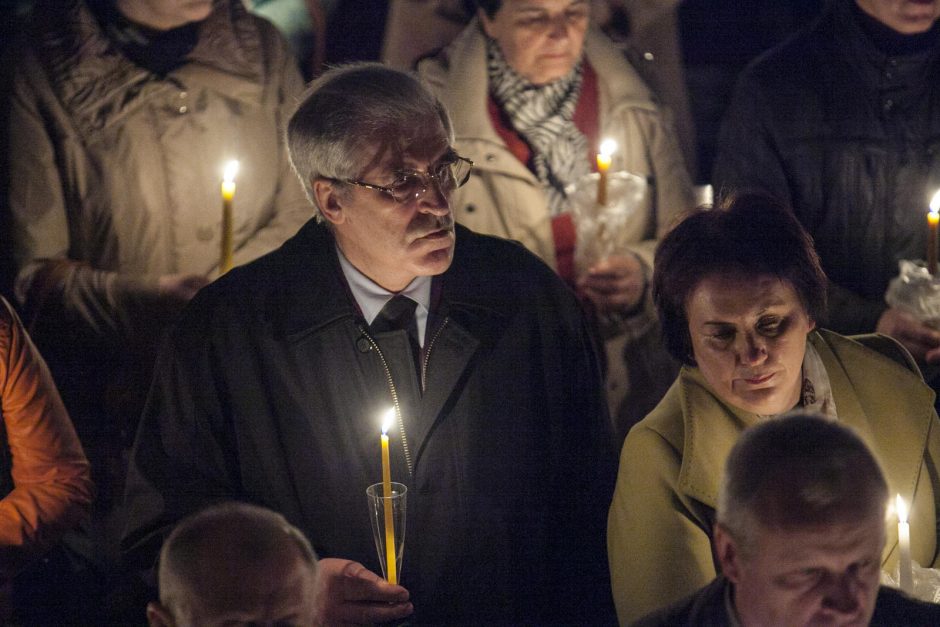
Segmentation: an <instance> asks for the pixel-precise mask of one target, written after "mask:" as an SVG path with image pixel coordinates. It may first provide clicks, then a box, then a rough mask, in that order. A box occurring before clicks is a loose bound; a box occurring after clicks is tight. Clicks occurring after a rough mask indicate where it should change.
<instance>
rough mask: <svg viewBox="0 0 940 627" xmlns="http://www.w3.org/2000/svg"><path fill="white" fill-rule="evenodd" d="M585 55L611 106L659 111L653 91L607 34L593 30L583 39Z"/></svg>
mask: <svg viewBox="0 0 940 627" xmlns="http://www.w3.org/2000/svg"><path fill="white" fill-rule="evenodd" d="M584 56H585V58H586V59H587V62H588V63H590V64H591V68H593V70H594V72H595V74H596V75H597V80H598V82H599V83H600V85H601V87H602V88H603V89H604V91H605V92H606V93H607V95H608V97H609V98H610V100H611V105H612V106H614V107H618V106H625V105H626V106H630V107H633V108H642V109H647V110H649V111H658V106H657V104H656V101H655V98H654V96H653V92H652V90H651V89H650V88H649V86H648V85H647V83H646V81H645V80H644V79H643V77H642V76H641V75H640V73H639V72H638V71H637V69H636V68H635V67H634V66H633V65H632V64H631V63H630V62H629V61H627V60H626V58H625V57H624V55H623V52H622V51H621V50H620V49H619V48H618V47H617V46H616V45H615V44H614V42H612V41H611V40H610V38H608V37H607V35H605V34H604V33H602V32H600V31H599V30H596V29H591V30H590V31H589V32H588V34H587V36H586V37H585V40H584Z"/></svg>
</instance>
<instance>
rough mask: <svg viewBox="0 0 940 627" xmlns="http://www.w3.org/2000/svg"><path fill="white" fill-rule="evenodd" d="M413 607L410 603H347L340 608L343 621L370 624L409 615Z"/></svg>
mask: <svg viewBox="0 0 940 627" xmlns="http://www.w3.org/2000/svg"><path fill="white" fill-rule="evenodd" d="M413 612H414V607H413V606H412V605H411V603H410V602H409V603H365V602H363V603H347V604H345V605H344V606H343V608H342V616H341V617H339V619H340V621H341V622H343V623H348V624H351V625H371V624H373V623H387V622H389V621H393V620H398V619H400V618H405V617H406V616H411V614H412V613H413Z"/></svg>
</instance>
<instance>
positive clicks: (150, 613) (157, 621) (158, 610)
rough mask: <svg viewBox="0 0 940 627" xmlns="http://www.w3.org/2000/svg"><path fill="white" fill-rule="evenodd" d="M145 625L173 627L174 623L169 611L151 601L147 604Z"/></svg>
mask: <svg viewBox="0 0 940 627" xmlns="http://www.w3.org/2000/svg"><path fill="white" fill-rule="evenodd" d="M147 624H148V625H150V627H175V625H176V622H175V621H174V620H173V615H172V614H170V612H169V610H167V609H166V608H165V607H163V606H162V605H160V604H159V603H157V602H156V601H151V602H150V603H148V604H147Z"/></svg>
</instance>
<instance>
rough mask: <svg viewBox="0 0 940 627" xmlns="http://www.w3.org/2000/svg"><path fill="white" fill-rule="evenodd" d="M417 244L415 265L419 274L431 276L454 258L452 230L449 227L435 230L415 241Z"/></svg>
mask: <svg viewBox="0 0 940 627" xmlns="http://www.w3.org/2000/svg"><path fill="white" fill-rule="evenodd" d="M415 244H416V245H417V246H418V251H416V252H417V257H418V259H417V261H416V265H417V266H418V268H419V269H420V272H419V274H421V275H425V276H433V275H436V274H441V273H442V272H444V271H446V270H447V268H449V267H450V264H451V262H452V261H453V259H454V232H453V231H452V230H449V229H444V230H441V231H435V232H434V233H431V234H429V235H426V236H425V237H422V238H420V239H419V240H417V241H416V242H415Z"/></svg>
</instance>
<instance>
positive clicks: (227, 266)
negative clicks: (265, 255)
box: [219, 161, 238, 274]
mask: <svg viewBox="0 0 940 627" xmlns="http://www.w3.org/2000/svg"><path fill="white" fill-rule="evenodd" d="M237 173H238V161H229V162H228V163H227V164H225V173H224V174H223V175H222V250H221V255H220V258H219V274H225V273H226V272H228V271H229V270H231V269H232V251H233V248H234V242H233V230H234V220H235V214H234V210H233V205H234V201H235V175H236V174H237Z"/></svg>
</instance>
